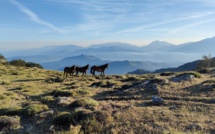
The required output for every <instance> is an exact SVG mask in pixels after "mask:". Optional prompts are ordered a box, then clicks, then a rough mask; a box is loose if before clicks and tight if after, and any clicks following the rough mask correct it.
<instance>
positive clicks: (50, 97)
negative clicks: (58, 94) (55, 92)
mask: <svg viewBox="0 0 215 134" xmlns="http://www.w3.org/2000/svg"><path fill="white" fill-rule="evenodd" d="M53 100H54V98H53V96H45V97H42V98H41V102H43V103H49V102H52V101H53Z"/></svg>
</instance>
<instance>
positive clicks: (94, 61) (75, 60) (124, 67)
mask: <svg viewBox="0 0 215 134" xmlns="http://www.w3.org/2000/svg"><path fill="white" fill-rule="evenodd" d="M105 63H109V68H108V69H107V70H106V73H107V74H126V73H127V72H129V71H133V70H135V69H138V68H142V69H145V70H150V71H154V70H156V69H159V68H165V67H169V65H168V64H165V63H155V62H143V61H128V60H125V61H107V60H101V59H99V58H97V57H94V56H90V55H79V56H74V57H68V58H64V59H62V60H60V61H55V62H47V63H42V64H41V65H42V66H43V67H44V68H46V69H52V70H60V71H63V69H64V67H66V66H72V65H77V66H84V65H86V64H90V67H91V66H93V65H102V64H105Z"/></svg>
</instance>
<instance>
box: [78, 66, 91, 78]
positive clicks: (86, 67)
mask: <svg viewBox="0 0 215 134" xmlns="http://www.w3.org/2000/svg"><path fill="white" fill-rule="evenodd" d="M88 69H89V64H87V65H86V66H84V67H76V76H78V72H82V73H83V74H82V76H84V75H86V74H87V70H88Z"/></svg>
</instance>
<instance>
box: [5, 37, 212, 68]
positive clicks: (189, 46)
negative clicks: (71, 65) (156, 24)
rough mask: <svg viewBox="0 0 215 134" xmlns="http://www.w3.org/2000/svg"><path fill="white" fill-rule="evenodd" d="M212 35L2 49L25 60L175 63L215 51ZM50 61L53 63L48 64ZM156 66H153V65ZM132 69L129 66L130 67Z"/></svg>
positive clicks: (7, 56) (181, 62)
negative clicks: (185, 39) (180, 39)
mask: <svg viewBox="0 0 215 134" xmlns="http://www.w3.org/2000/svg"><path fill="white" fill-rule="evenodd" d="M214 50H215V37H213V38H208V39H204V40H201V41H197V42H189V43H185V44H182V45H173V44H171V43H168V42H165V41H153V42H152V43H150V44H149V45H147V46H143V47H138V46H135V45H132V44H128V43H120V42H112V43H104V44H97V45H91V46H89V47H80V46H76V45H65V46H60V45H59V46H47V47H42V48H37V49H31V50H22V51H13V52H10V53H7V54H5V53H2V54H3V55H4V56H5V57H6V58H7V59H8V60H11V59H24V60H26V61H28V62H36V63H40V64H41V63H44V62H45V63H44V65H46V66H48V65H47V64H48V63H50V64H51V63H52V62H54V61H56V62H59V61H60V60H62V62H63V61H64V60H65V58H67V57H74V56H77V55H80V54H85V55H91V56H94V57H99V58H100V59H101V61H103V60H108V61H125V60H128V61H152V62H155V63H166V64H168V65H170V67H176V66H179V65H182V64H184V63H187V62H191V61H194V60H198V59H201V57H202V55H207V54H211V55H212V56H214V55H215V51H214ZM52 65H53V64H52ZM154 68H156V67H154ZM132 71H133V70H132Z"/></svg>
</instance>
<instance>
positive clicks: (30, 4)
mask: <svg viewBox="0 0 215 134" xmlns="http://www.w3.org/2000/svg"><path fill="white" fill-rule="evenodd" d="M0 18H1V19H0V47H1V50H2V51H8V50H15V49H27V48H35V47H41V46H47V45H67V44H75V45H81V46H88V45H91V44H98V43H105V42H126V43H131V44H134V45H138V46H142V45H147V44H148V43H150V42H152V41H154V40H161V41H167V42H170V43H173V44H181V43H186V42H190V41H199V40H201V39H204V38H209V37H213V36H214V35H215V34H214V32H215V1H213V0H0Z"/></svg>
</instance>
